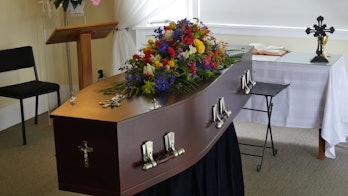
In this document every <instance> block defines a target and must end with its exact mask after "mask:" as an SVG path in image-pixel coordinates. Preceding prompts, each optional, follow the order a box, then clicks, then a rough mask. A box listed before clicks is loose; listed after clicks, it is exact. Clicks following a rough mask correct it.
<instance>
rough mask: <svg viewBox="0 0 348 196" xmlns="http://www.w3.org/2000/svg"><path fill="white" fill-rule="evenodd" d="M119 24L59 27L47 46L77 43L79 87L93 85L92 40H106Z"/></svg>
mask: <svg viewBox="0 0 348 196" xmlns="http://www.w3.org/2000/svg"><path fill="white" fill-rule="evenodd" d="M117 24H118V22H116V21H113V22H104V23H96V24H86V25H75V26H64V27H57V28H56V29H55V30H54V31H53V33H52V35H51V36H50V37H49V38H48V40H47V41H46V44H55V43H63V42H73V41H76V42H77V55H78V72H79V87H80V89H83V88H84V87H86V86H88V85H90V84H92V56H91V40H92V39H99V38H105V37H106V36H108V34H109V33H110V32H111V31H112V30H113V29H115V27H116V25H117Z"/></svg>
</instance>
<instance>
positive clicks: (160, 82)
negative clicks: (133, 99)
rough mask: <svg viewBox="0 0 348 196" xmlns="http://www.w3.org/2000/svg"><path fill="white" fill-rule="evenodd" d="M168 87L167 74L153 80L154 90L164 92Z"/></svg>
mask: <svg viewBox="0 0 348 196" xmlns="http://www.w3.org/2000/svg"><path fill="white" fill-rule="evenodd" d="M169 88H170V84H169V82H168V74H164V75H161V76H158V77H156V80H155V90H156V92H166V91H168V90H169Z"/></svg>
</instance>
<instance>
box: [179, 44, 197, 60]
mask: <svg viewBox="0 0 348 196" xmlns="http://www.w3.org/2000/svg"><path fill="white" fill-rule="evenodd" d="M196 52H197V49H196V47H194V46H192V45H190V46H189V49H188V50H186V51H185V52H183V53H182V56H183V57H184V59H188V58H189V56H190V55H191V54H195V53H196Z"/></svg>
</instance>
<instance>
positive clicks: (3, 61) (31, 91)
mask: <svg viewBox="0 0 348 196" xmlns="http://www.w3.org/2000/svg"><path fill="white" fill-rule="evenodd" d="M27 68H33V71H34V72H33V73H34V76H35V80H32V81H27V82H23V83H17V84H13V85H8V86H3V87H0V96H2V97H8V98H13V99H19V102H20V109H21V120H22V134H23V145H26V144H27V140H26V133H25V121H24V107H23V99H26V98H29V97H34V96H35V97H36V100H35V124H37V121H38V120H37V116H38V102H39V95H43V94H47V93H51V92H57V99H58V106H59V105H60V95H59V85H58V84H56V83H51V82H43V81H39V79H38V74H37V71H36V65H35V60H34V54H33V49H32V47H31V46H25V47H20V48H13V49H7V50H1V51H0V73H2V72H8V71H15V70H20V69H27Z"/></svg>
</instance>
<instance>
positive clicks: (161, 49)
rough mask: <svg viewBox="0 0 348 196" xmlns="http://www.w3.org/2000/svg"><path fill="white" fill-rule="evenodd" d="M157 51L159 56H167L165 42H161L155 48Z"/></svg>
mask: <svg viewBox="0 0 348 196" xmlns="http://www.w3.org/2000/svg"><path fill="white" fill-rule="evenodd" d="M157 49H158V51H159V52H160V53H161V54H167V49H168V44H167V43H166V42H161V44H160V45H158V46H157Z"/></svg>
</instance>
